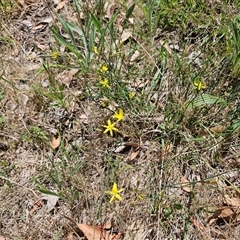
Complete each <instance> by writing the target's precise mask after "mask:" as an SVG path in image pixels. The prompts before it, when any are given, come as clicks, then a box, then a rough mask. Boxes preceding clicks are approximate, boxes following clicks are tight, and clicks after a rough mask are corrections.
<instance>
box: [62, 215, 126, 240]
mask: <svg viewBox="0 0 240 240" xmlns="http://www.w3.org/2000/svg"><path fill="white" fill-rule="evenodd" d="M64 217H65V218H67V219H68V220H70V221H71V222H73V223H74V224H76V225H77V227H78V228H79V229H80V230H81V231H82V232H83V234H84V235H85V237H86V238H87V239H88V240H118V239H120V238H121V237H122V236H123V234H122V233H116V234H112V233H109V232H108V231H106V230H105V229H103V228H100V229H99V228H98V227H96V226H95V227H94V226H92V225H89V224H79V223H76V222H75V221H74V220H72V219H71V218H69V217H67V216H64Z"/></svg>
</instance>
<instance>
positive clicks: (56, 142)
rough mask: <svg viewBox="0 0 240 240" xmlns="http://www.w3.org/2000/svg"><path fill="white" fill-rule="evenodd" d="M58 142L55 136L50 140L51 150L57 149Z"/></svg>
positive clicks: (59, 140)
mask: <svg viewBox="0 0 240 240" xmlns="http://www.w3.org/2000/svg"><path fill="white" fill-rule="evenodd" d="M60 142H61V138H60V136H58V137H55V136H54V137H53V138H52V143H51V145H52V148H53V149H56V148H58V147H59V145H60Z"/></svg>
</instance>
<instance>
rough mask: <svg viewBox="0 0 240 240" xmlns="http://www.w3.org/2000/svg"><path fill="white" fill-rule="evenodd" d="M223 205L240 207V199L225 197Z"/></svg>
mask: <svg viewBox="0 0 240 240" xmlns="http://www.w3.org/2000/svg"><path fill="white" fill-rule="evenodd" d="M223 203H224V204H226V205H228V206H233V207H240V199H239V198H235V197H229V196H228V195H224V199H223Z"/></svg>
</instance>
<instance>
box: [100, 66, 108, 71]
mask: <svg viewBox="0 0 240 240" xmlns="http://www.w3.org/2000/svg"><path fill="white" fill-rule="evenodd" d="M100 71H101V72H102V73H104V72H107V71H108V66H107V65H106V64H103V65H102V67H101V70H100Z"/></svg>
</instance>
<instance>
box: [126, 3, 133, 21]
mask: <svg viewBox="0 0 240 240" xmlns="http://www.w3.org/2000/svg"><path fill="white" fill-rule="evenodd" d="M134 8H135V3H134V4H133V5H132V6H131V7H130V8H129V9H128V10H127V12H126V16H125V18H126V19H129V18H130V16H131V15H132V13H133V10H134Z"/></svg>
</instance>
